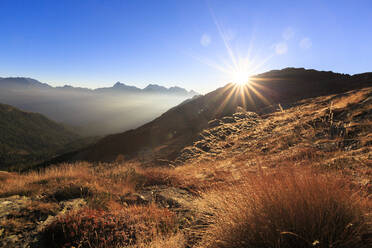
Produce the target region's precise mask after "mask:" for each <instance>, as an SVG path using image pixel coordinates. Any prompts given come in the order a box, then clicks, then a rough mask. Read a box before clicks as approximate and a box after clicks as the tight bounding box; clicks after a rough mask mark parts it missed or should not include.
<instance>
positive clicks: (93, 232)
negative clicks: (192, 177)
mask: <svg viewBox="0 0 372 248" xmlns="http://www.w3.org/2000/svg"><path fill="white" fill-rule="evenodd" d="M175 230H176V218H175V215H174V214H173V213H172V212H170V211H168V210H166V209H159V208H157V207H156V206H154V205H150V206H141V207H140V206H132V207H129V208H126V209H123V210H121V211H112V212H106V211H103V210H91V209H83V210H80V211H79V212H73V213H70V214H68V215H65V216H63V217H60V218H58V220H56V221H55V222H53V223H52V224H51V225H49V226H48V227H47V228H46V229H45V230H44V233H43V236H44V239H45V242H46V243H47V245H48V247H71V246H75V247H102V248H103V247H116V246H119V247H120V246H127V245H134V244H136V243H137V242H138V241H139V240H141V242H150V241H151V240H152V239H153V238H155V237H158V236H162V235H164V236H165V235H167V234H170V233H172V232H173V231H175Z"/></svg>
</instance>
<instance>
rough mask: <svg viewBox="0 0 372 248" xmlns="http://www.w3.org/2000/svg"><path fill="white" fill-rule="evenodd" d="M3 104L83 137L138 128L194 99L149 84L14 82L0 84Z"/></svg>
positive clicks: (185, 92) (178, 90) (190, 93)
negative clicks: (94, 85) (83, 85)
mask: <svg viewBox="0 0 372 248" xmlns="http://www.w3.org/2000/svg"><path fill="white" fill-rule="evenodd" d="M0 86H2V87H0V103H5V104H10V105H12V106H15V107H18V108H20V109H21V110H24V111H29V112H36V113H41V114H43V115H45V116H47V117H48V118H50V119H52V120H54V121H56V122H58V123H61V124H63V125H65V126H67V127H68V128H69V129H71V130H72V131H75V132H76V133H78V134H80V135H81V136H101V135H106V134H111V133H118V132H122V131H125V130H128V129H132V128H136V127H138V126H140V125H142V124H144V123H146V122H148V121H150V120H152V119H154V118H156V117H157V116H159V115H161V114H162V113H164V112H165V111H167V110H168V109H170V108H172V107H174V106H176V105H178V104H180V103H181V102H183V101H185V100H186V99H188V98H191V97H192V96H193V95H194V94H196V93H194V92H188V91H186V90H184V89H182V88H178V87H172V88H169V89H167V88H165V87H161V86H157V85H150V86H148V87H147V88H145V89H139V88H136V87H133V86H126V85H124V84H120V83H117V84H116V85H115V86H113V87H110V88H100V89H96V90H91V89H85V88H74V87H70V86H65V87H50V86H49V85H41V84H40V83H38V84H37V85H32V86H30V85H28V86H27V87H25V86H24V85H22V86H18V87H16V86H15V84H14V82H13V84H12V85H11V86H12V87H9V85H5V84H2V85H0Z"/></svg>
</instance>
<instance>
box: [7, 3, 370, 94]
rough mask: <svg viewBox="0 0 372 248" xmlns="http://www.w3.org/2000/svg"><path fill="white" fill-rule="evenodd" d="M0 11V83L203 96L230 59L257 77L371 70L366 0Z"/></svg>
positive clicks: (21, 6)
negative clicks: (117, 86)
mask: <svg viewBox="0 0 372 248" xmlns="http://www.w3.org/2000/svg"><path fill="white" fill-rule="evenodd" d="M0 13H1V14H0V77H1V76H2V77H4V76H27V77H33V78H36V79H38V80H40V81H43V82H46V83H49V84H51V85H64V84H70V85H74V86H82V87H89V88H96V87H103V86H111V85H113V84H114V83H115V82H116V81H121V82H123V83H127V84H131V85H136V86H138V87H144V86H146V85H147V84H149V83H156V84H161V85H164V86H168V87H169V86H173V85H178V86H181V87H185V88H187V89H194V90H197V91H199V92H202V93H206V92H208V91H210V90H213V89H215V88H217V87H220V86H222V85H224V84H226V83H227V82H229V81H231V80H233V79H232V76H231V74H230V73H228V72H226V69H227V68H230V67H231V66H233V65H234V60H233V59H232V58H235V59H236V60H237V58H241V59H242V60H243V61H249V63H248V64H249V67H250V68H255V70H254V72H255V73H258V72H264V71H267V70H271V69H280V68H284V67H305V68H314V69H320V70H333V71H337V72H343V73H350V74H354V73H361V72H365V71H372V14H371V13H372V1H370V0H365V1H363V0H356V1H342V0H339V1H326V0H322V1H283V0H282V1H248V0H246V1H238V0H231V1H227V0H210V1H205V0H168V1H167V0H154V1H150V0H132V1H129V0H128V1H125V0H121V1H115V0H110V1H107V0H80V1H77V0H71V1H69V0H45V1H41V0H24V1H20V0H1V1H0ZM229 51H230V53H229ZM231 54H232V56H231ZM229 66H230V67H229Z"/></svg>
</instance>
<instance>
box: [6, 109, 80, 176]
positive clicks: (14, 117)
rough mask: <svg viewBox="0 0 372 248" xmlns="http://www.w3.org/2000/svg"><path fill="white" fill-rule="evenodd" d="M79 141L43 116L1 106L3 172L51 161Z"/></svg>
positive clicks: (76, 137) (69, 132)
mask: <svg viewBox="0 0 372 248" xmlns="http://www.w3.org/2000/svg"><path fill="white" fill-rule="evenodd" d="M79 138H80V137H79V136H78V135H77V134H75V133H73V132H71V131H69V130H68V129H66V128H65V127H63V126H62V125H60V124H57V123H55V122H54V121H51V120H49V119H47V118H46V117H44V116H43V115H41V114H36V113H28V112H24V111H21V110H19V109H17V108H14V107H12V106H10V105H4V104H0V170H1V169H4V168H5V167H7V166H9V165H13V166H16V165H21V164H24V163H27V164H29V163H32V162H39V161H41V160H43V159H46V158H50V156H53V155H55V154H56V152H57V151H59V150H64V148H65V146H66V145H67V144H69V143H71V142H74V141H76V140H77V139H79Z"/></svg>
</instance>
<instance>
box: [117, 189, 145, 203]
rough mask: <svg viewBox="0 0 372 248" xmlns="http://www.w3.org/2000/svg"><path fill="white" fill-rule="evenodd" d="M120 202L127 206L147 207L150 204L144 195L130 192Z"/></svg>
mask: <svg viewBox="0 0 372 248" xmlns="http://www.w3.org/2000/svg"><path fill="white" fill-rule="evenodd" d="M120 200H121V202H124V203H126V204H127V205H146V204H148V203H149V200H148V199H146V198H145V197H144V196H143V195H141V194H138V193H130V192H129V193H127V194H125V195H124V196H121V197H120Z"/></svg>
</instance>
